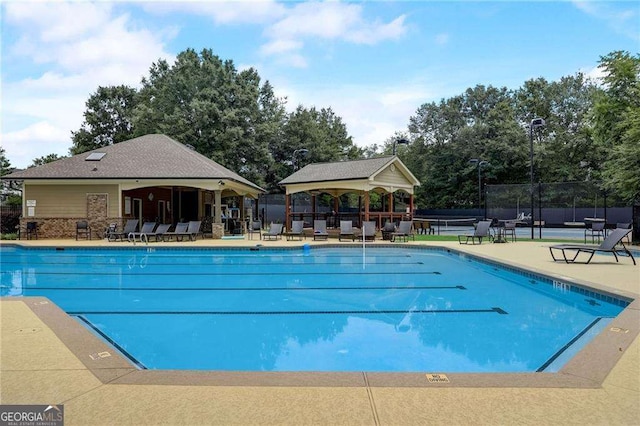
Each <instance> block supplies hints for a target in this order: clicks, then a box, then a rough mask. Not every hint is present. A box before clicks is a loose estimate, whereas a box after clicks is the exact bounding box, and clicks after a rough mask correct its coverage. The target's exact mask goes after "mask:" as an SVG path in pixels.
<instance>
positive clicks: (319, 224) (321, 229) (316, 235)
mask: <svg viewBox="0 0 640 426" xmlns="http://www.w3.org/2000/svg"><path fill="white" fill-rule="evenodd" d="M327 238H329V233H327V221H326V220H324V219H322V220H314V221H313V240H314V241H315V240H317V239H321V240H326V239H327Z"/></svg>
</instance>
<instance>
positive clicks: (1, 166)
mask: <svg viewBox="0 0 640 426" xmlns="http://www.w3.org/2000/svg"><path fill="white" fill-rule="evenodd" d="M13 169H14V168H13V167H11V161H9V158H7V154H6V151H5V150H4V148H3V147H1V146H0V176H4V175H8V174H9V173H11V172H12V171H13Z"/></svg>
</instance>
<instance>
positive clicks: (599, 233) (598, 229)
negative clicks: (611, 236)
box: [584, 222, 606, 244]
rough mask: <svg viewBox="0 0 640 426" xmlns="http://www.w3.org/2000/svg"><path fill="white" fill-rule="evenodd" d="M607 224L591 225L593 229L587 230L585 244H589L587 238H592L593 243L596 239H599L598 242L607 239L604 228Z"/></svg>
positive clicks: (594, 223)
mask: <svg viewBox="0 0 640 426" xmlns="http://www.w3.org/2000/svg"><path fill="white" fill-rule="evenodd" d="M605 225H606V223H605V222H593V223H591V228H587V229H585V230H584V243H585V244H586V243H587V237H591V242H592V243H595V242H596V237H597V238H598V242H600V238H602V239H604V238H605V233H604V226H605Z"/></svg>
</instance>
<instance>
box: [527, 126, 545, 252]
mask: <svg viewBox="0 0 640 426" xmlns="http://www.w3.org/2000/svg"><path fill="white" fill-rule="evenodd" d="M544 125H545V122H544V118H539V117H538V118H534V119H533V120H531V124H529V176H530V177H531V188H530V190H531V239H532V240H533V239H534V236H533V229H534V223H535V221H534V220H533V218H534V214H533V130H534V129H537V128H538V127H544ZM538 220H542V218H540V217H539V218H538Z"/></svg>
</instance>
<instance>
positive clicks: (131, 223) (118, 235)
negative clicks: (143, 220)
mask: <svg viewBox="0 0 640 426" xmlns="http://www.w3.org/2000/svg"><path fill="white" fill-rule="evenodd" d="M136 229H138V219H129V220H127V223H125V224H124V229H123V230H122V232H114V233H113V234H111V237H112V238H113V240H114V241H115V240H120V241H124V239H125V238H128V237H129V234H131V233H132V232H136ZM109 241H111V238H109Z"/></svg>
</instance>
